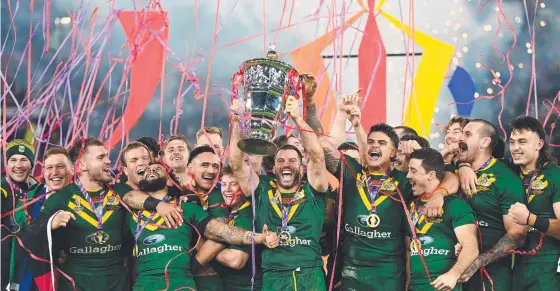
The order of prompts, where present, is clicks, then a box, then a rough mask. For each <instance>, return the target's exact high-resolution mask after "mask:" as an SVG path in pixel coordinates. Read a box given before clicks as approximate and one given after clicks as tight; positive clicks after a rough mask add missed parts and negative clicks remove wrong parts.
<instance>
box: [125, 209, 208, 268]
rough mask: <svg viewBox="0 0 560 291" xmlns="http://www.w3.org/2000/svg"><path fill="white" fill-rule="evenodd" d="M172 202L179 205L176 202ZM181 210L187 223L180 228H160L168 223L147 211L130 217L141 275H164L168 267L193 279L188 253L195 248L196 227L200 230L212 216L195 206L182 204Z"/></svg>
mask: <svg viewBox="0 0 560 291" xmlns="http://www.w3.org/2000/svg"><path fill="white" fill-rule="evenodd" d="M169 203H170V204H175V200H171V201H170V202H169ZM181 208H182V209H183V219H184V222H183V225H182V226H180V227H178V228H164V227H160V226H162V225H164V224H165V220H164V219H163V218H162V217H160V216H159V214H157V213H155V212H149V211H147V210H144V211H141V212H137V213H134V214H132V215H131V214H129V218H128V226H129V231H130V233H131V234H132V237H133V238H136V237H138V238H137V239H135V246H134V248H135V251H134V255H135V256H136V272H137V273H138V274H139V276H143V275H156V274H163V273H165V268H166V266H167V270H168V272H180V273H183V274H187V275H189V277H190V275H191V274H190V257H189V253H188V251H189V250H190V248H191V247H192V246H191V239H192V238H193V227H198V225H199V224H200V223H201V222H203V221H204V220H205V219H207V218H208V214H207V213H206V212H205V211H204V210H203V209H202V208H201V207H200V206H198V205H195V204H193V203H182V204H181ZM139 214H140V215H139ZM146 223H147V224H146ZM195 237H197V236H196V235H195ZM168 264H169V265H168Z"/></svg>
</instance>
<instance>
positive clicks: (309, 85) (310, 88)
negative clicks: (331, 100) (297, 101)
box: [303, 73, 317, 104]
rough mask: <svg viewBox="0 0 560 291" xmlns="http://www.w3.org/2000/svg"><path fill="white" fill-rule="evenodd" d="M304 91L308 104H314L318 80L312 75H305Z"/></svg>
mask: <svg viewBox="0 0 560 291" xmlns="http://www.w3.org/2000/svg"><path fill="white" fill-rule="evenodd" d="M303 89H304V90H305V99H306V100H307V104H313V102H314V99H313V96H315V92H316V91H317V80H315V76H313V75H312V74H310V73H303Z"/></svg>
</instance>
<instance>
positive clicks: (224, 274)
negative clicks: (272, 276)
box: [215, 201, 262, 291]
mask: <svg viewBox="0 0 560 291" xmlns="http://www.w3.org/2000/svg"><path fill="white" fill-rule="evenodd" d="M228 224H229V225H234V226H238V227H241V228H243V229H246V230H250V231H252V230H253V208H252V207H251V202H250V201H245V202H243V203H242V204H241V205H240V206H239V208H238V209H234V210H232V211H231V212H230V215H229V218H228ZM228 248H229V249H232V250H239V251H242V252H245V253H247V254H248V255H249V259H248V260H247V263H246V264H245V266H244V267H243V268H242V269H240V270H235V269H231V268H228V267H225V266H223V265H219V266H216V268H215V269H216V271H218V273H219V274H220V277H221V278H222V282H223V284H224V290H232V291H242V290H247V291H250V290H251V285H252V283H251V278H252V277H253V264H252V246H251V245H243V246H239V245H230V246H228ZM255 252H256V257H255V263H256V270H255V271H256V272H255V280H254V288H253V290H261V285H262V278H261V275H262V274H261V270H260V269H261V264H260V261H261V258H260V253H261V246H259V245H255Z"/></svg>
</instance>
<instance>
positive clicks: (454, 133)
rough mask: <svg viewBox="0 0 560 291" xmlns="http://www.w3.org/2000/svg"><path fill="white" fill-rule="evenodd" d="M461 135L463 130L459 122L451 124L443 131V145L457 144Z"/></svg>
mask: <svg viewBox="0 0 560 291" xmlns="http://www.w3.org/2000/svg"><path fill="white" fill-rule="evenodd" d="M462 134H463V128H462V127H461V124H460V123H459V122H455V123H452V124H451V125H449V127H448V128H447V130H446V131H445V144H447V145H450V144H453V143H458V142H459V140H460V139H461V135H462Z"/></svg>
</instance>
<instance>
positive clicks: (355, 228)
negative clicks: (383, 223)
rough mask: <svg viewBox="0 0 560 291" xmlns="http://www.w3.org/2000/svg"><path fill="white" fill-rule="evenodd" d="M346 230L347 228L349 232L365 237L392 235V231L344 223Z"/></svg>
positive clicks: (386, 236) (387, 236)
mask: <svg viewBox="0 0 560 291" xmlns="http://www.w3.org/2000/svg"><path fill="white" fill-rule="evenodd" d="M344 230H346V232H347V233H350V234H353V235H357V236H361V237H365V238H390V237H391V232H385V231H377V230H375V229H373V230H371V228H369V227H368V228H367V229H365V230H364V229H362V228H361V227H359V226H352V225H350V224H348V223H347V224H345V225H344Z"/></svg>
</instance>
